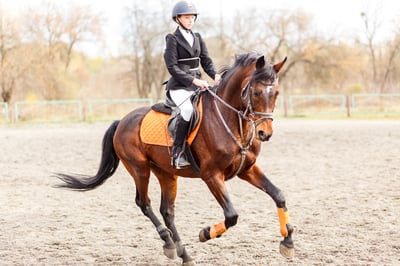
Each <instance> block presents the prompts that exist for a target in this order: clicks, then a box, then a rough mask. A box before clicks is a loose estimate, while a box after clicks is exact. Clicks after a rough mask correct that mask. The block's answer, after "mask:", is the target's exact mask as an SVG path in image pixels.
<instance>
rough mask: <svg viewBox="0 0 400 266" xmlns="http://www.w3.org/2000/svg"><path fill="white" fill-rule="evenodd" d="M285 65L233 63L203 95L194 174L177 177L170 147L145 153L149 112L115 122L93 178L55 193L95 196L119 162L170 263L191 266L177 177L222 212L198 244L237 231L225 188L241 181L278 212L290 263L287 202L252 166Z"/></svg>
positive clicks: (260, 59)
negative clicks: (201, 186)
mask: <svg viewBox="0 0 400 266" xmlns="http://www.w3.org/2000/svg"><path fill="white" fill-rule="evenodd" d="M285 62H286V58H285V59H284V60H282V61H281V62H279V63H277V64H274V65H273V64H271V63H269V62H267V61H266V60H265V58H264V56H263V55H261V54H258V53H244V54H240V55H236V56H235V60H234V63H233V64H232V65H231V66H228V67H226V68H225V69H224V70H223V71H222V73H223V74H222V78H221V81H220V84H219V85H218V86H216V88H215V89H214V90H213V89H208V90H205V91H204V92H203V93H202V97H201V101H202V104H203V119H202V122H201V125H200V128H199V130H198V133H197V136H196V137H195V139H194V141H193V142H192V144H191V146H190V147H191V150H192V153H193V156H194V158H195V159H196V160H197V162H198V166H199V171H198V172H197V171H194V170H193V169H192V168H185V169H179V170H177V169H174V168H173V167H172V166H171V163H170V162H171V161H170V147H167V146H159V145H149V144H145V143H143V141H142V140H141V138H140V126H141V123H142V120H143V119H144V117H145V115H146V114H147V113H148V112H149V111H150V110H151V107H147V106H146V107H141V108H138V109H136V110H133V111H132V112H130V113H129V114H127V115H126V116H125V117H124V118H122V119H121V120H118V121H114V122H113V123H112V124H111V126H110V127H109V128H108V130H107V131H106V132H105V135H104V137H103V144H102V155H101V163H100V166H99V169H98V171H97V174H96V175H94V176H73V175H67V174H62V173H59V174H57V177H58V178H60V179H61V180H62V181H63V182H62V183H60V184H58V185H57V186H58V187H63V188H70V189H73V190H78V191H86V190H91V189H94V188H96V187H98V186H100V185H101V184H103V183H104V182H105V181H106V180H107V178H109V177H111V176H112V175H113V174H114V172H115V170H116V169H117V167H118V165H119V161H122V163H123V165H124V166H125V168H126V169H127V171H128V172H129V174H130V175H131V176H132V178H133V180H134V182H135V185H136V198H135V202H136V204H137V206H138V207H139V208H140V209H141V211H142V212H143V214H144V215H145V216H147V217H148V218H149V219H150V220H151V222H152V223H153V225H154V226H155V228H156V230H157V232H158V234H159V236H160V238H161V239H162V240H163V241H164V245H163V250H164V254H165V255H166V256H167V257H168V258H175V257H176V255H178V256H179V257H181V259H182V262H183V265H194V261H193V259H192V258H191V257H190V256H189V254H188V252H187V251H186V250H185V247H184V245H183V244H182V241H181V238H180V237H179V234H178V230H177V228H176V227H175V222H174V216H175V215H174V206H175V198H176V196H177V180H178V176H182V177H189V178H201V179H202V180H203V181H204V182H205V183H206V185H207V186H208V188H209V190H210V191H211V193H212V194H213V196H214V197H215V199H216V200H217V201H218V203H219V205H220V206H221V207H222V210H223V213H224V218H225V219H224V221H221V222H219V223H216V224H214V225H212V226H209V227H206V228H203V229H202V230H201V231H200V234H199V239H200V241H201V242H205V241H207V240H210V239H213V238H216V237H220V236H221V235H222V234H223V233H225V232H226V231H227V230H228V228H230V227H231V226H234V225H235V224H236V223H237V220H238V214H237V212H236V210H235V209H234V207H233V204H232V201H231V199H230V197H229V193H228V190H227V187H226V185H225V181H227V180H229V179H231V178H233V177H235V176H238V177H239V178H240V179H243V180H245V181H247V182H249V183H250V184H252V185H253V186H255V187H257V188H258V189H260V190H262V191H264V192H265V193H267V194H268V195H269V196H270V197H271V198H272V199H273V201H274V202H275V204H276V206H277V212H278V219H279V224H280V233H281V235H282V236H283V240H282V241H281V242H280V252H281V254H282V255H283V256H284V257H286V258H291V257H293V255H294V244H293V240H292V233H293V231H294V228H293V226H291V224H290V223H289V215H288V210H287V207H286V202H285V197H284V195H283V193H282V191H281V190H280V189H279V188H278V187H276V186H275V185H274V184H273V183H272V182H271V181H270V180H269V179H268V178H267V177H266V175H265V174H264V173H263V171H262V170H261V168H260V167H259V166H257V164H256V160H257V157H258V155H259V154H260V150H261V143H262V142H264V141H268V140H269V139H270V137H271V135H272V132H273V129H272V122H273V111H274V107H275V102H276V99H277V96H278V93H279V84H278V73H279V71H280V70H281V68H282V66H283V65H284V63H285ZM150 172H152V173H153V174H154V175H155V176H156V177H157V179H158V181H159V183H160V187H161V203H160V213H161V215H162V217H163V220H164V224H165V225H164V224H163V223H162V222H161V221H160V220H159V219H158V217H157V216H156V215H155V213H154V212H153V210H152V207H151V204H150V198H149V196H148V188H149V179H150Z"/></svg>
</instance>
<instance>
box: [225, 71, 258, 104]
mask: <svg viewBox="0 0 400 266" xmlns="http://www.w3.org/2000/svg"><path fill="white" fill-rule="evenodd" d="M252 68H253V67H252V66H248V67H245V68H242V69H239V70H237V71H236V72H235V73H234V74H233V75H232V76H231V77H229V80H228V81H227V82H226V83H225V86H224V87H222V88H220V89H219V90H218V91H219V93H218V94H219V96H220V97H221V98H222V99H223V100H224V101H225V102H226V103H228V104H229V105H231V106H232V107H234V108H236V109H238V110H241V111H243V110H244V108H246V106H245V105H244V103H243V101H242V90H243V88H244V87H245V86H246V84H247V82H248V81H249V79H250V76H249V72H250V71H251V70H252Z"/></svg>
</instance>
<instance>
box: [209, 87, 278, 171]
mask: <svg viewBox="0 0 400 266" xmlns="http://www.w3.org/2000/svg"><path fill="white" fill-rule="evenodd" d="M251 84H252V82H250V81H248V82H247V83H246V85H245V86H244V88H243V89H242V94H241V98H242V101H243V102H246V108H245V110H244V111H242V110H238V109H236V108H235V107H233V106H232V105H230V104H229V103H227V102H226V101H225V100H224V99H222V98H221V97H219V96H218V94H217V93H216V92H214V91H213V89H211V88H207V91H208V92H209V93H210V94H211V95H212V96H213V97H214V105H215V109H216V110H217V114H218V116H219V118H220V120H221V122H222V124H223V125H224V127H225V129H226V132H227V133H228V134H229V135H230V136H231V138H232V139H233V140H234V141H235V142H236V144H237V145H238V146H239V147H240V154H241V162H240V165H239V168H238V169H237V170H236V172H235V174H234V175H233V176H235V175H237V174H238V173H240V171H241V170H242V167H243V164H244V161H245V159H246V154H247V152H248V150H249V148H250V146H251V145H252V143H253V140H254V137H255V134H256V128H257V126H258V125H259V124H261V123H262V122H264V121H265V120H268V119H269V120H273V114H272V112H258V111H255V110H254V104H253V101H252V97H251V95H252V93H253V87H252V86H251ZM274 85H275V84H274V83H271V84H265V89H266V90H267V92H268V94H269V91H270V90H271V88H273V86H274ZM218 101H219V102H220V103H222V104H223V105H224V106H226V107H227V108H229V109H231V110H232V111H234V112H235V113H236V114H237V116H238V120H239V134H240V141H239V140H238V139H237V138H236V136H235V134H234V133H233V132H232V130H231V129H230V128H229V126H228V124H227V123H226V121H225V119H224V117H223V116H222V113H221V110H220V108H219V106H218ZM255 116H259V117H260V118H258V119H254V117H255ZM243 120H244V121H247V122H248V123H249V124H250V127H249V130H248V131H247V135H246V136H244V130H243Z"/></svg>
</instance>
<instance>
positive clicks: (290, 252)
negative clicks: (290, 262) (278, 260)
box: [279, 241, 294, 259]
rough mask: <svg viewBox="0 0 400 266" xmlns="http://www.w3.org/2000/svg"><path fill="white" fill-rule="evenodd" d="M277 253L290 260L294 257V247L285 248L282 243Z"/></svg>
mask: <svg viewBox="0 0 400 266" xmlns="http://www.w3.org/2000/svg"><path fill="white" fill-rule="evenodd" d="M279 252H280V253H281V254H282V256H283V257H285V258H287V259H292V258H293V257H294V247H288V246H286V245H285V243H283V241H282V242H281V243H280V245H279Z"/></svg>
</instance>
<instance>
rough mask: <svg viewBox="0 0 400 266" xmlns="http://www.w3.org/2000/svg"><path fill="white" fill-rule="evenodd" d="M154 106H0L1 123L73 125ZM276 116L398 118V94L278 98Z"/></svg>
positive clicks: (129, 102)
mask: <svg viewBox="0 0 400 266" xmlns="http://www.w3.org/2000/svg"><path fill="white" fill-rule="evenodd" d="M152 104H153V101H152V99H149V98H129V99H88V100H85V101H83V100H60V101H18V102H15V103H14V104H13V105H12V107H13V108H11V107H10V106H9V105H8V104H7V103H0V124H5V123H10V122H16V123H18V122H74V121H78V122H81V121H89V122H90V121H108V120H116V119H121V118H122V117H123V116H125V115H126V114H127V113H129V112H130V111H132V110H134V109H136V108H139V107H142V106H150V105H152ZM274 114H275V116H276V117H311V118H346V117H354V118H400V94H381V93H380V94H352V95H344V94H323V95H281V96H280V97H278V101H277V103H276V107H275V111H274Z"/></svg>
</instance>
